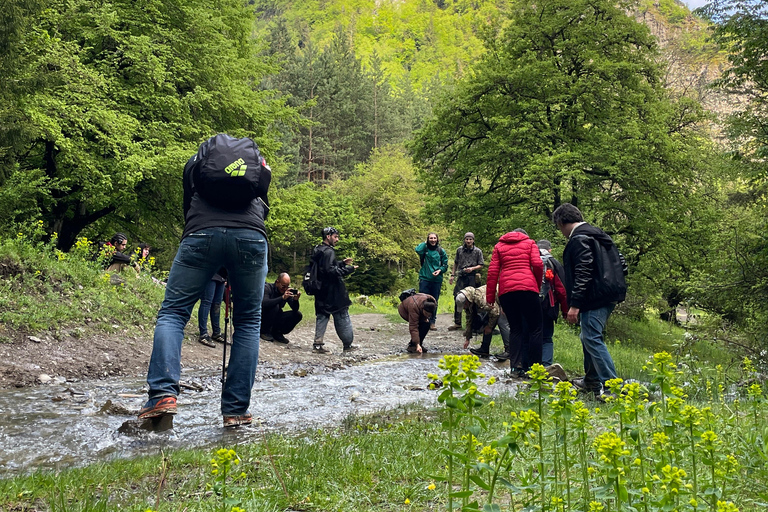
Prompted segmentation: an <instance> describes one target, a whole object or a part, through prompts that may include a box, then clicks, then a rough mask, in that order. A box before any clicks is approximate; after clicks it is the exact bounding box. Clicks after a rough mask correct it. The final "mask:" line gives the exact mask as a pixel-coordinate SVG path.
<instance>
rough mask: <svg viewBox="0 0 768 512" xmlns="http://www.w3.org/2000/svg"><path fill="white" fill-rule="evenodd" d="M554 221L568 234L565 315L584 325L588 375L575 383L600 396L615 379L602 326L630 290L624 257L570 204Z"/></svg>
mask: <svg viewBox="0 0 768 512" xmlns="http://www.w3.org/2000/svg"><path fill="white" fill-rule="evenodd" d="M552 220H553V221H554V223H555V225H556V226H557V229H559V230H560V232H561V233H562V234H563V236H564V237H566V238H567V239H568V243H567V244H566V246H565V251H564V252H563V266H564V267H565V289H566V292H567V295H568V315H567V317H566V319H567V321H568V322H569V323H571V324H576V323H580V324H581V335H580V338H581V345H582V349H583V352H584V374H585V375H584V378H583V379H576V380H574V381H573V384H574V386H576V387H578V388H579V389H582V390H584V391H589V392H594V393H595V394H596V395H598V396H599V395H600V394H601V393H602V390H603V386H605V382H606V381H607V380H610V379H615V378H616V368H615V367H614V365H613V359H612V358H611V354H610V353H609V352H608V347H606V345H605V340H604V339H603V330H604V329H605V324H606V322H607V321H608V317H609V316H610V314H611V312H613V309H614V308H615V307H616V304H618V303H619V302H622V301H623V300H624V297H625V295H626V292H627V285H626V282H625V280H624V268H623V265H622V258H621V255H620V254H619V251H618V249H617V248H616V245H615V244H614V243H613V240H612V239H611V237H610V236H608V235H607V234H606V233H605V232H604V231H603V230H602V229H600V228H596V227H594V226H590V225H589V224H587V223H586V222H584V217H583V216H582V214H581V212H580V211H579V209H578V208H576V207H575V206H573V205H572V204H570V203H564V204H562V205H560V206H559V207H558V208H557V209H556V210H555V211H554V213H553V214H552Z"/></svg>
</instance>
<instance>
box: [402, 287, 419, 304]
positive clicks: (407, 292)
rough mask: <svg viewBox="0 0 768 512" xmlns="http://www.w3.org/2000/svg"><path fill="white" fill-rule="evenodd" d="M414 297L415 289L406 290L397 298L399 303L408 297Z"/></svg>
mask: <svg viewBox="0 0 768 512" xmlns="http://www.w3.org/2000/svg"><path fill="white" fill-rule="evenodd" d="M414 295H416V288H408V289H407V290H403V291H402V292H400V295H399V296H398V298H399V299H400V302H403V301H404V300H405V299H407V298H408V297H413V296H414Z"/></svg>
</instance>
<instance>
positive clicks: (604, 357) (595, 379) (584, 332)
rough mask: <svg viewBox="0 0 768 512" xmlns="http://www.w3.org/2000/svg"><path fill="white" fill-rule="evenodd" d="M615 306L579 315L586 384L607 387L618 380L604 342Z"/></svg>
mask: <svg viewBox="0 0 768 512" xmlns="http://www.w3.org/2000/svg"><path fill="white" fill-rule="evenodd" d="M614 307H615V306H613V305H610V306H604V307H602V308H599V309H593V310H590V311H581V312H580V313H579V323H580V324H581V336H580V337H581V347H582V349H583V351H584V383H585V384H592V385H594V386H595V387H597V385H598V384H602V385H605V381H607V380H610V379H615V378H616V368H614V366H613V359H611V354H609V353H608V347H606V346H605V341H604V340H603V331H604V330H605V323H606V322H607V321H608V317H609V316H610V315H611V313H612V312H613V308H614Z"/></svg>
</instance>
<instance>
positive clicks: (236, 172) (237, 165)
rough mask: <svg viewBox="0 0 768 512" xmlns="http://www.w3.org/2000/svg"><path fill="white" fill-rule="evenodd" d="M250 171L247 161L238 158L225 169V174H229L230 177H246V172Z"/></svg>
mask: <svg viewBox="0 0 768 512" xmlns="http://www.w3.org/2000/svg"><path fill="white" fill-rule="evenodd" d="M247 169H248V166H247V165H245V160H243V159H242V158H238V159H237V160H235V161H234V162H232V163H231V164H229V165H228V166H226V167H225V168H224V172H226V173H227V174H229V175H230V176H245V171H246V170H247Z"/></svg>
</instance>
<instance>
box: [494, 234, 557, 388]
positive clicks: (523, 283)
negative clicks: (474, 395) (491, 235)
mask: <svg viewBox="0 0 768 512" xmlns="http://www.w3.org/2000/svg"><path fill="white" fill-rule="evenodd" d="M543 275H544V264H543V263H542V261H541V256H540V255H539V248H538V246H537V245H536V242H534V241H533V240H531V239H530V238H529V237H528V234H527V233H526V232H525V230H524V229H522V228H518V229H516V230H514V231H512V232H510V233H507V234H505V235H503V236H502V237H501V238H499V243H497V244H496V246H495V247H494V248H493V254H492V255H491V263H490V265H489V266H488V282H487V287H486V291H485V294H486V301H487V302H488V304H493V303H494V301H495V300H496V293H497V292H496V289H497V287H498V295H499V303H500V304H501V309H502V310H503V311H504V314H505V315H506V316H507V320H509V328H510V333H509V354H510V359H509V361H510V365H511V368H512V371H513V372H517V374H518V376H522V374H524V373H525V372H527V371H528V370H530V369H531V365H533V364H535V363H539V364H541V343H542V321H541V304H540V301H539V285H540V283H541V280H542V277H543Z"/></svg>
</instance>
